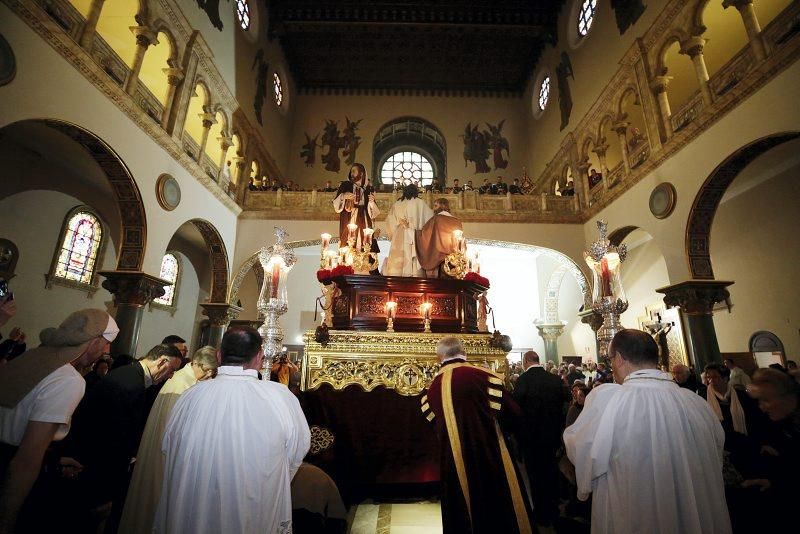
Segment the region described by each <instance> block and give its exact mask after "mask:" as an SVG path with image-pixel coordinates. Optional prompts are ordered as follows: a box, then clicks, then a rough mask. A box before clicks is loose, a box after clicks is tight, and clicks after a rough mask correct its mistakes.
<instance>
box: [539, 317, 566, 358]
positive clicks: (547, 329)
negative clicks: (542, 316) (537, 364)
mask: <svg viewBox="0 0 800 534" xmlns="http://www.w3.org/2000/svg"><path fill="white" fill-rule="evenodd" d="M536 329H537V330H538V331H539V335H540V336H542V339H544V358H545V360H547V361H549V362H553V363H554V364H556V365H558V337H559V336H560V335H561V334H563V333H564V325H563V324H562V323H556V324H537V325H536ZM542 363H544V362H542Z"/></svg>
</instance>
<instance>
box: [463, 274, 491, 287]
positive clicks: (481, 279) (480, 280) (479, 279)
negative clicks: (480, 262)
mask: <svg viewBox="0 0 800 534" xmlns="http://www.w3.org/2000/svg"><path fill="white" fill-rule="evenodd" d="M464 281H465V282H475V283H476V284H478V285H481V286H483V287H485V288H486V289H489V287H490V284H489V279H488V278H486V277H485V276H481V275H480V274H478V273H476V272H475V271H470V272H468V273H467V274H466V275H464Z"/></svg>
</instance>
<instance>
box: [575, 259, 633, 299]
mask: <svg viewBox="0 0 800 534" xmlns="http://www.w3.org/2000/svg"><path fill="white" fill-rule="evenodd" d="M585 259H586V265H588V266H589V269H591V271H592V278H593V282H594V287H593V290H592V302H593V303H595V305H603V304H605V305H607V306H610V305H612V304H614V303H615V302H617V300H621V301H622V302H627V301H628V299H627V298H626V296H625V290H624V289H623V287H622V261H621V260H620V256H619V253H618V252H617V251H616V250H613V249H609V250H607V251H606V252H605V254H603V255H602V256H600V258H599V259H595V257H593V256H592V255H591V254H586V257H585Z"/></svg>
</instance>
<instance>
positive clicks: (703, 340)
mask: <svg viewBox="0 0 800 534" xmlns="http://www.w3.org/2000/svg"><path fill="white" fill-rule="evenodd" d="M731 284H733V282H730V281H723V280H687V281H686V282H681V283H679V284H675V285H671V286H667V287H662V288H661V289H656V291H657V292H658V293H662V294H663V295H664V304H666V305H667V306H668V307H673V306H679V307H680V308H681V311H682V312H683V314H682V315H683V327H684V334H685V335H686V340H687V342H688V349H689V355H690V357H691V362H692V364H693V365H694V369H695V371H696V372H697V374H699V373H700V372H701V371H702V370H703V368H704V367H705V366H706V364H708V363H711V362H716V363H722V358H721V357H720V352H719V343H718V342H717V332H716V330H715V329H714V317H713V313H712V310H713V309H714V304H716V303H717V302H723V301H725V300H726V299H728V297H730V293H728V290H727V289H726V288H727V287H728V286H729V285H731Z"/></svg>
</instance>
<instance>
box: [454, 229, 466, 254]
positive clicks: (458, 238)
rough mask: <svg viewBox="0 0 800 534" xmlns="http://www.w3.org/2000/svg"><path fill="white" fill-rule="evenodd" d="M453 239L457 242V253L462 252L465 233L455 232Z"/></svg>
mask: <svg viewBox="0 0 800 534" xmlns="http://www.w3.org/2000/svg"><path fill="white" fill-rule="evenodd" d="M453 239H455V240H456V251H458V252H461V242H462V241H463V240H464V232H463V231H461V230H453Z"/></svg>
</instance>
